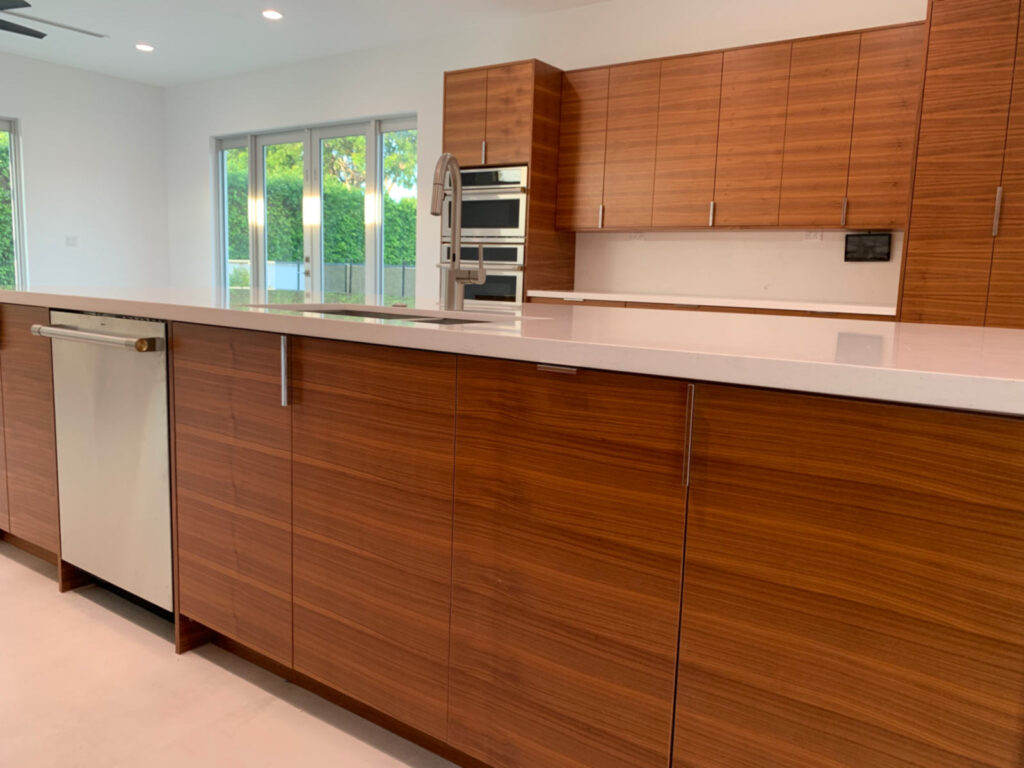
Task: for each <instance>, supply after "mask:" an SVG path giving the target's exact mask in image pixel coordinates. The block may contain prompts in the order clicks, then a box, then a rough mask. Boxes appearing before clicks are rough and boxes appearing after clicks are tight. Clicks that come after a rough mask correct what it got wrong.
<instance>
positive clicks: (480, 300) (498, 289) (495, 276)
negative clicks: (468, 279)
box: [463, 267, 523, 309]
mask: <svg viewBox="0 0 1024 768" xmlns="http://www.w3.org/2000/svg"><path fill="white" fill-rule="evenodd" d="M463 296H464V298H465V307H466V308H467V309H473V308H475V309H501V308H503V307H516V306H519V305H521V304H522V303H523V273H522V271H521V269H517V268H514V267H513V268H512V269H490V268H489V269H487V280H486V281H484V284H483V285H467V286H465V293H464V294H463Z"/></svg>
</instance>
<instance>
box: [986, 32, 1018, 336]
mask: <svg viewBox="0 0 1024 768" xmlns="http://www.w3.org/2000/svg"><path fill="white" fill-rule="evenodd" d="M1021 27H1022V28H1024V14H1022V18H1021ZM1022 31H1024V29H1022ZM1002 184H1003V209H1002V214H1001V216H1000V220H999V236H998V237H996V239H995V245H994V249H993V252H992V271H991V275H990V276H989V288H988V302H987V305H986V314H985V324H986V325H994V326H1001V327H1005V328H1024V37H1022V36H1021V35H1018V36H1017V60H1016V65H1015V73H1014V78H1013V95H1012V98H1011V102H1010V119H1009V124H1008V128H1007V136H1006V151H1005V153H1004V155H1003V176H1002Z"/></svg>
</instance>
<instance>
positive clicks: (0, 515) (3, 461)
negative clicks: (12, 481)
mask: <svg viewBox="0 0 1024 768" xmlns="http://www.w3.org/2000/svg"><path fill="white" fill-rule="evenodd" d="M2 320H3V318H2V317H0V322H2ZM0 357H2V355H0ZM2 380H3V376H2V374H0V430H2V429H3V425H4V398H3V386H2ZM5 443H6V441H5V440H4V437H3V434H0V531H7V532H8V533H10V531H11V515H10V511H9V505H8V503H7V447H6V444H5Z"/></svg>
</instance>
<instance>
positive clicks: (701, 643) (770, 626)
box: [674, 386, 1024, 768]
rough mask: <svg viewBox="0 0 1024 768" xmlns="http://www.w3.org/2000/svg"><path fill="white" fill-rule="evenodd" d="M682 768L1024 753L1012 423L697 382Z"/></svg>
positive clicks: (1023, 572)
mask: <svg viewBox="0 0 1024 768" xmlns="http://www.w3.org/2000/svg"><path fill="white" fill-rule="evenodd" d="M694 413H695V418H694V429H693V460H692V469H691V486H690V496H689V507H688V516H687V531H686V567H685V572H684V580H683V583H684V588H683V611H682V632H681V642H680V661H679V690H678V704H677V709H676V731H675V749H674V755H675V757H674V766H675V768H734V767H735V766H761V767H763V768H798V767H799V768H835V766H850V768H909V766H933V767H934V768H953V767H954V766H957V767H958V768H959V767H963V766H977V767H978V768H981V766H988V767H991V768H1011V766H1020V765H1021V764H1022V760H1024V746H1022V745H1024V725H1022V721H1021V701H1022V691H1024V421H1021V420H1019V419H1008V418H998V417H992V416H981V415H975V414H965V413H954V412H949V411H940V410H931V409H922V408H913V407H903V406H894V405H883V404H878V403H869V402H861V401H851V400H842V399H835V398H825V397H811V396H802V395H794V394H786V393H780V392H768V391H760V390H752V389H744V388H733V387H722V386H698V387H697V391H696V397H695V411H694Z"/></svg>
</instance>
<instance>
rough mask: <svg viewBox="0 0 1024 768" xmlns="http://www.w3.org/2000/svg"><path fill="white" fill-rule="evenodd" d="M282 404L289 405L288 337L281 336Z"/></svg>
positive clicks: (283, 405) (285, 406)
mask: <svg viewBox="0 0 1024 768" xmlns="http://www.w3.org/2000/svg"><path fill="white" fill-rule="evenodd" d="M281 405H282V407H284V408H287V407H288V337H287V336H282V337H281Z"/></svg>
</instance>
